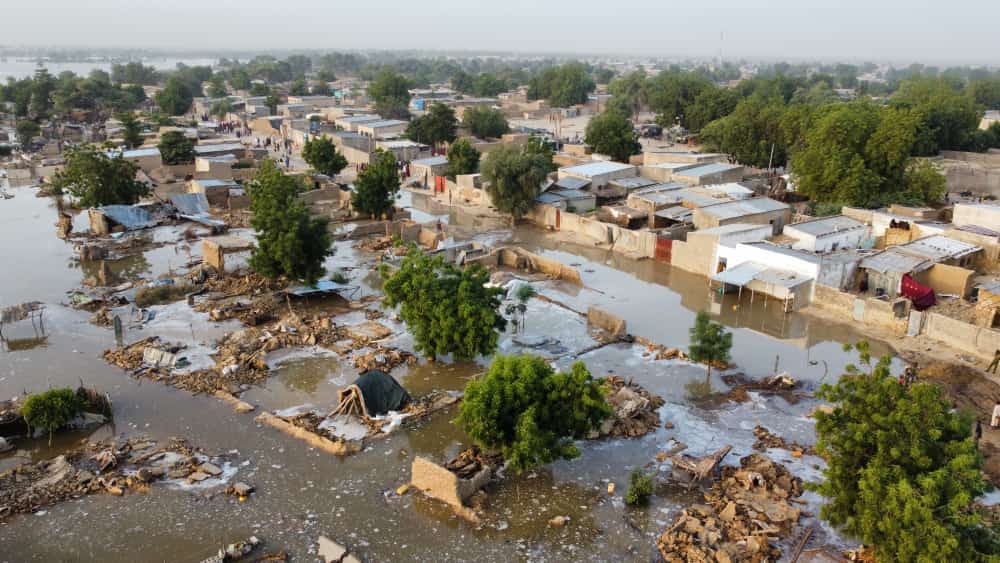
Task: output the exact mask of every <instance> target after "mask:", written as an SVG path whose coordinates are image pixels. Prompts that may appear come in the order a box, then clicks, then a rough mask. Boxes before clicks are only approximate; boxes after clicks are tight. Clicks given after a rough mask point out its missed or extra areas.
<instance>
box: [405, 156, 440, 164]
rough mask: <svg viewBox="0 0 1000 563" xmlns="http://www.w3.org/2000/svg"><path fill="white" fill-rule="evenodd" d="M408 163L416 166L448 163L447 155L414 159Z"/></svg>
mask: <svg viewBox="0 0 1000 563" xmlns="http://www.w3.org/2000/svg"><path fill="white" fill-rule="evenodd" d="M410 164H411V165H417V166H440V165H442V164H448V157H447V156H432V157H430V158H421V159H420V160H414V161H413V162H411V163H410Z"/></svg>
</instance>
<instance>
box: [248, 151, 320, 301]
mask: <svg viewBox="0 0 1000 563" xmlns="http://www.w3.org/2000/svg"><path fill="white" fill-rule="evenodd" d="M302 191H303V185H302V183H301V182H300V181H299V180H298V179H296V178H295V177H294V176H289V175H287V174H285V173H284V172H282V171H281V170H279V169H278V167H277V166H276V165H275V164H274V161H271V160H266V161H265V162H264V163H263V164H262V165H261V167H260V169H259V170H258V171H257V173H256V174H255V175H254V179H253V181H252V182H250V184H249V190H248V193H249V195H250V211H252V212H253V218H252V219H251V220H250V224H251V226H253V228H254V230H255V231H257V246H256V247H255V248H254V250H253V254H252V256H251V257H250V267H252V268H253V269H254V270H255V271H257V272H259V273H260V274H261V275H264V276H267V277H270V278H274V277H278V276H284V277H287V278H289V279H297V280H302V281H303V282H304V283H305V284H307V285H315V284H316V282H317V281H318V280H319V279H320V278H321V277H323V275H324V274H325V273H326V270H325V269H324V267H323V262H324V260H326V257H327V256H330V255H331V254H333V251H332V250H331V247H330V244H331V240H330V232H329V230H328V229H327V224H328V221H327V219H326V218H325V217H311V216H310V215H309V209H308V208H307V207H306V205H305V203H304V202H303V201H302V200H301V199H299V194H300V193H301V192H302Z"/></svg>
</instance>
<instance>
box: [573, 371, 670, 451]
mask: <svg viewBox="0 0 1000 563" xmlns="http://www.w3.org/2000/svg"><path fill="white" fill-rule="evenodd" d="M604 387H605V389H606V396H607V401H608V404H610V405H611V407H612V409H614V412H613V414H612V416H611V417H610V418H608V419H607V420H605V421H604V423H603V424H601V427H600V428H598V429H597V430H594V431H593V432H591V433H590V435H589V436H587V437H588V438H590V439H596V438H605V437H609V436H610V437H624V438H636V437H638V436H644V435H645V434H647V433H649V432H651V431H653V430H656V428H657V427H659V425H660V415H659V414H658V413H657V409H659V408H660V407H661V406H663V403H664V401H663V399H662V398H661V397H659V396H657V395H653V394H652V393H650V392H649V391H647V390H646V389H645V388H644V387H642V386H641V385H639V384H637V383H635V382H634V381H632V380H629V381H628V382H626V381H625V379H623V378H622V377H619V376H617V375H609V376H608V377H606V378H605V379H604Z"/></svg>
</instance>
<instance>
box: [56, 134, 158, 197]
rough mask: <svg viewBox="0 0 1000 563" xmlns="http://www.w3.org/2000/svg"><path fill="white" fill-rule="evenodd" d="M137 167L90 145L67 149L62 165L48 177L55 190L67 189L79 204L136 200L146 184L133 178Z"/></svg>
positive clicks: (65, 190)
mask: <svg viewBox="0 0 1000 563" xmlns="http://www.w3.org/2000/svg"><path fill="white" fill-rule="evenodd" d="M138 170H139V167H138V166H137V165H135V164H134V163H132V162H129V161H127V160H125V159H124V158H122V156H121V155H120V154H119V155H117V156H114V157H111V156H108V155H107V154H105V153H103V152H101V151H99V150H97V149H96V148H95V147H93V146H90V145H84V146H81V147H76V148H71V149H68V150H67V152H66V166H65V167H64V168H63V170H61V171H60V172H57V173H56V175H55V178H54V179H53V181H52V185H53V187H54V188H55V190H56V193H64V192H69V193H70V194H72V195H73V196H74V197H75V198H77V201H78V203H79V205H80V206H81V207H96V206H101V205H114V204H125V205H131V204H134V203H135V202H137V201H139V198H140V197H141V196H144V195H146V194H148V193H149V187H148V186H146V184H144V183H143V182H140V181H138V180H136V179H135V174H136V172H138Z"/></svg>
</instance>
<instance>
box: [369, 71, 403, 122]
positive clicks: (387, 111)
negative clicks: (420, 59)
mask: <svg viewBox="0 0 1000 563" xmlns="http://www.w3.org/2000/svg"><path fill="white" fill-rule="evenodd" d="M409 90H410V81H409V80H407V79H406V77H405V76H403V75H402V74H399V73H398V72H396V71H395V70H393V69H392V68H390V67H383V68H382V70H381V71H380V72H379V73H378V76H376V77H375V80H372V81H371V83H370V84H368V97H369V98H371V99H372V100H374V101H375V110H376V111H377V112H378V113H379V114H381V115H382V116H384V117H388V118H395V119H401V118H405V117H407V116H409V115H410V112H409V110H408V109H407V106H408V105H409V103H410V91H409Z"/></svg>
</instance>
